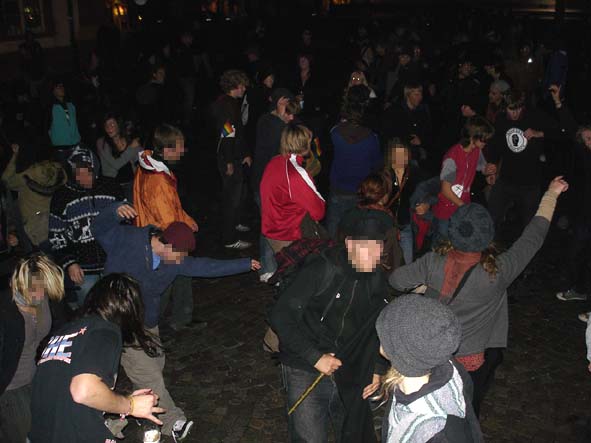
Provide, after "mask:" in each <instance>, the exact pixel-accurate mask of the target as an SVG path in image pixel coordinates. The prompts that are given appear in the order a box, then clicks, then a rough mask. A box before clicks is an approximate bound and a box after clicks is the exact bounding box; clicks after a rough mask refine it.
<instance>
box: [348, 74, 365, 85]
mask: <svg viewBox="0 0 591 443" xmlns="http://www.w3.org/2000/svg"><path fill="white" fill-rule="evenodd" d="M366 83H367V81H365V74H364V73H363V72H359V71H355V72H354V73H353V74H351V86H357V85H364V84H366Z"/></svg>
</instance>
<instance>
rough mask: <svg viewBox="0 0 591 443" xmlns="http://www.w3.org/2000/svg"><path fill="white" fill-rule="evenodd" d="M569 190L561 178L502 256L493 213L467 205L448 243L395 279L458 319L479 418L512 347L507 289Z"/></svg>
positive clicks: (461, 354) (392, 281)
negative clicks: (433, 299) (434, 300)
mask: <svg viewBox="0 0 591 443" xmlns="http://www.w3.org/2000/svg"><path fill="white" fill-rule="evenodd" d="M567 189H568V184H567V183H566V182H565V181H564V180H563V179H562V177H556V178H555V179H554V180H553V181H552V182H551V183H550V186H549V187H548V190H547V191H546V193H545V194H544V197H543V198H542V200H541V202H540V205H539V208H538V211H537V213H536V215H535V216H534V217H533V218H532V220H531V221H530V222H529V225H528V226H527V228H526V229H525V230H524V232H523V234H522V235H521V237H520V238H519V239H518V240H517V241H516V242H515V243H514V244H513V246H512V247H511V248H510V249H509V250H507V251H506V252H504V253H502V254H498V252H497V250H496V248H495V247H494V245H493V244H492V243H491V242H492V240H493V237H494V233H495V228H494V223H493V221H492V219H491V216H490V214H489V213H488V211H487V210H486V209H485V208H484V207H482V206H480V205H478V204H475V203H470V204H465V205H463V206H461V207H460V208H458V209H457V210H456V211H455V213H454V214H453V215H452V216H451V218H450V222H449V241H448V242H445V243H443V244H442V246H441V247H439V248H438V249H437V250H436V251H434V252H430V253H428V254H425V255H424V256H423V257H421V258H420V259H418V260H416V261H415V262H413V263H411V264H410V265H406V266H402V267H400V268H398V269H396V270H395V271H394V272H393V273H392V275H391V276H390V278H389V280H390V284H391V285H392V286H393V287H394V288H395V289H397V290H401V291H407V290H409V289H412V288H416V287H418V286H420V285H426V287H427V291H426V292H425V294H426V295H427V296H432V297H436V298H438V299H439V300H440V301H441V302H442V303H444V304H447V305H449V306H450V308H451V309H452V311H454V313H455V314H456V315H457V316H458V318H459V320H460V323H461V324H462V341H461V343H460V348H459V350H458V352H457V354H456V355H457V359H458V361H459V362H460V363H462V365H463V366H464V367H465V368H466V369H467V370H468V371H469V372H470V375H471V377H472V380H473V381H474V399H473V405H474V410H475V412H476V414H477V415H478V414H479V410H480V403H481V402H482V399H483V398H484V395H485V393H486V391H487V389H488V387H489V385H490V384H491V382H492V380H493V379H494V373H495V370H496V368H497V366H498V365H499V364H500V363H501V362H502V359H503V351H502V348H506V347H507V336H508V330H509V310H508V305H507V288H508V287H509V285H511V283H513V281H514V280H515V279H516V278H517V277H518V276H519V274H521V272H522V271H523V270H524V269H525V267H526V266H527V265H528V264H529V262H530V261H531V259H532V258H533V256H534V255H535V254H536V253H537V252H538V250H539V249H540V248H541V247H542V244H543V243H544V239H545V238H546V234H547V232H548V229H549V228H550V222H551V220H552V215H553V214H554V209H555V207H556V202H557V200H558V197H559V196H560V194H561V193H563V192H565V191H566V190H567Z"/></svg>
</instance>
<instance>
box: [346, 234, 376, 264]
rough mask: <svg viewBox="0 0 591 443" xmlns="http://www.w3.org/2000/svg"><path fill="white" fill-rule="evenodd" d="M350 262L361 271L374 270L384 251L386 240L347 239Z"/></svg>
mask: <svg viewBox="0 0 591 443" xmlns="http://www.w3.org/2000/svg"><path fill="white" fill-rule="evenodd" d="M345 245H346V246H347V253H348V256H349V262H350V263H351V265H352V266H353V267H354V268H355V269H356V270H357V271H359V272H373V271H374V270H375V269H376V267H377V266H378V264H379V263H380V259H381V257H382V253H383V252H384V242H383V241H381V240H353V239H352V238H349V237H347V238H346V239H345Z"/></svg>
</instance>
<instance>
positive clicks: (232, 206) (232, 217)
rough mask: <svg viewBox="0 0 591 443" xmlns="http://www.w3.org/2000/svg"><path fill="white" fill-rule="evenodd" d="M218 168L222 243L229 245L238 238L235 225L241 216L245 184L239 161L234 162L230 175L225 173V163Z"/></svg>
mask: <svg viewBox="0 0 591 443" xmlns="http://www.w3.org/2000/svg"><path fill="white" fill-rule="evenodd" d="M219 170H220V175H221V176H222V218H223V220H222V243H223V244H224V245H229V244H230V243H234V242H235V241H236V240H238V233H237V232H236V225H238V224H239V223H240V219H241V217H242V210H243V205H244V196H245V193H246V184H245V183H244V172H243V170H242V165H241V164H240V163H239V162H234V173H233V174H232V175H226V165H220V166H219Z"/></svg>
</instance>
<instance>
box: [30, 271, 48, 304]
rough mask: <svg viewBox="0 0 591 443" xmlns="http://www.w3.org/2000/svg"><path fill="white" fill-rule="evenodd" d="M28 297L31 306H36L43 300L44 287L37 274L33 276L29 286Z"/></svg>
mask: <svg viewBox="0 0 591 443" xmlns="http://www.w3.org/2000/svg"><path fill="white" fill-rule="evenodd" d="M29 297H30V299H31V304H34V305H35V304H38V303H40V302H41V301H43V299H44V298H45V285H44V284H43V279H42V278H41V276H40V275H38V274H33V275H32V277H31V282H30V285H29Z"/></svg>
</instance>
